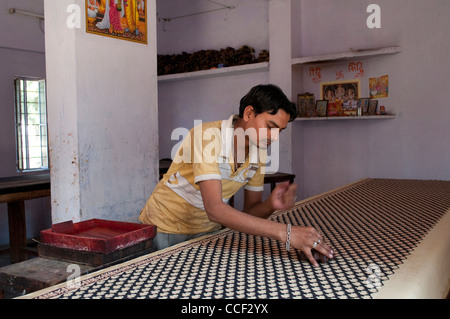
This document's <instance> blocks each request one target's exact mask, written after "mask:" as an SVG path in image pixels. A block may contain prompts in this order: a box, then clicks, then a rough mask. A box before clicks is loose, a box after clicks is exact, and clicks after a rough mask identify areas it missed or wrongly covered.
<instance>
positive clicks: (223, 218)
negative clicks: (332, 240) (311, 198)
mask: <svg viewBox="0 0 450 319" xmlns="http://www.w3.org/2000/svg"><path fill="white" fill-rule="evenodd" d="M199 185H200V191H201V194H202V199H203V204H204V206H205V211H206V214H207V215H208V218H209V219H210V220H211V221H213V222H216V223H218V224H221V225H223V226H225V227H228V228H231V229H234V230H236V231H239V232H243V233H246V234H251V235H256V236H263V237H269V238H272V239H275V240H278V241H281V242H286V240H287V232H286V225H285V224H282V223H277V222H274V221H271V220H268V219H265V218H259V217H256V216H253V215H250V214H248V213H244V212H241V211H238V210H236V209H234V208H233V207H231V206H229V205H227V204H225V203H224V202H223V201H222V184H221V181H220V180H207V181H202V182H199ZM277 187H278V186H277ZM285 189H289V185H284V186H283V185H280V187H278V192H275V190H274V191H273V192H272V194H271V197H272V196H273V198H272V200H271V201H272V205H273V203H277V205H281V204H280V196H281V195H282V194H285V193H286V192H285V191H283V190H285ZM255 196H256V195H255ZM260 204H262V205H264V204H263V203H261V202H260ZM266 205H267V204H266ZM275 206H276V205H275ZM257 207H258V204H256V203H255V205H254V206H253V207H251V208H250V209H251V210H253V209H256V208H257ZM274 208H275V209H277V208H276V207H274ZM320 238H321V235H320V234H319V233H318V232H317V231H316V230H315V229H314V228H312V227H302V226H295V227H292V233H291V246H292V247H293V248H295V249H299V250H301V251H303V252H304V253H305V255H306V257H307V258H308V259H309V261H310V262H311V263H312V264H313V265H315V266H317V265H318V264H317V261H316V260H315V259H314V257H313V255H312V252H311V250H312V246H313V244H314V242H316V241H318V239H320ZM315 250H316V251H318V252H319V253H321V254H322V255H324V256H327V257H328V258H333V251H332V250H331V248H330V247H329V246H328V245H327V244H325V243H323V242H321V243H320V244H319V245H317V247H315Z"/></svg>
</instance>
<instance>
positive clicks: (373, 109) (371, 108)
mask: <svg viewBox="0 0 450 319" xmlns="http://www.w3.org/2000/svg"><path fill="white" fill-rule="evenodd" d="M377 106H378V100H370V101H369V115H375V113H376V112H377Z"/></svg>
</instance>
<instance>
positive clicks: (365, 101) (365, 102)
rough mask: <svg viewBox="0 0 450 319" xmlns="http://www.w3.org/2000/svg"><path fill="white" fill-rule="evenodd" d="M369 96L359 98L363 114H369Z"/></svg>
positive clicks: (359, 105)
mask: <svg viewBox="0 0 450 319" xmlns="http://www.w3.org/2000/svg"><path fill="white" fill-rule="evenodd" d="M369 100H370V99H369V98H368V97H367V98H366V97H365V98H362V99H359V100H358V107H360V108H361V113H362V115H367V114H369Z"/></svg>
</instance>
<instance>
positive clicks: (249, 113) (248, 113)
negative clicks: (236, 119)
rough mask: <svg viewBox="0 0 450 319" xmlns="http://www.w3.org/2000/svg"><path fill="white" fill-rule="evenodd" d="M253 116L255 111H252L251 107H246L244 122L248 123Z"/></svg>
mask: <svg viewBox="0 0 450 319" xmlns="http://www.w3.org/2000/svg"><path fill="white" fill-rule="evenodd" d="M254 115H255V110H254V109H253V106H251V105H247V107H246V108H245V109H244V120H245V121H248V120H249V119H251V117H252V116H254Z"/></svg>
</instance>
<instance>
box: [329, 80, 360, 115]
mask: <svg viewBox="0 0 450 319" xmlns="http://www.w3.org/2000/svg"><path fill="white" fill-rule="evenodd" d="M360 95H361V80H360V79H355V80H343V81H332V82H322V83H320V99H321V100H327V101H328V110H327V116H342V115H356V112H357V107H358V99H359V98H360Z"/></svg>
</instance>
